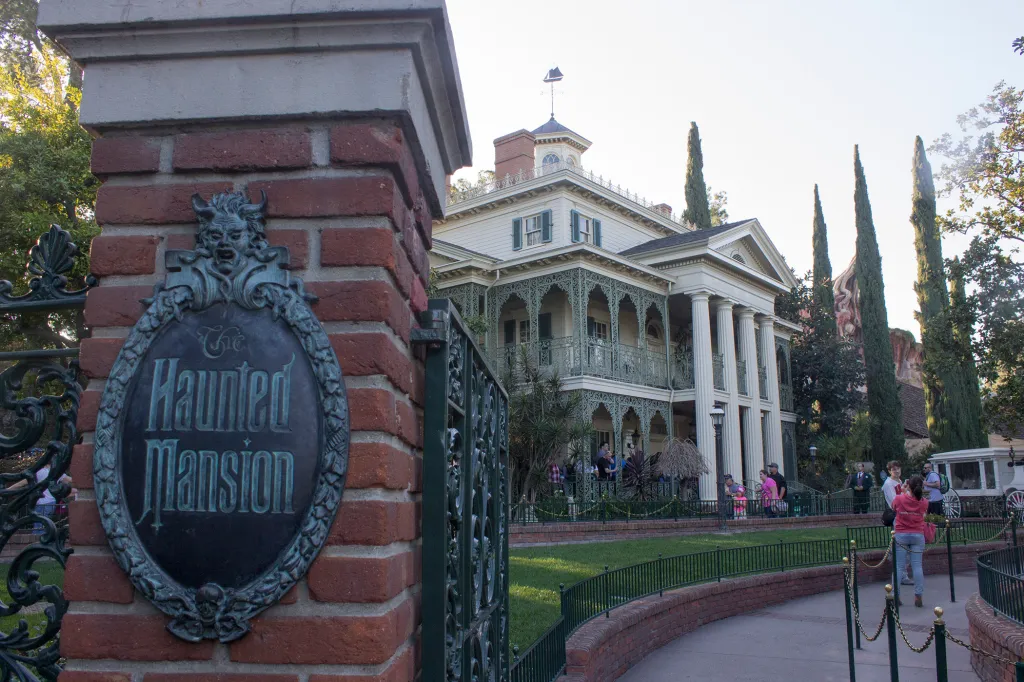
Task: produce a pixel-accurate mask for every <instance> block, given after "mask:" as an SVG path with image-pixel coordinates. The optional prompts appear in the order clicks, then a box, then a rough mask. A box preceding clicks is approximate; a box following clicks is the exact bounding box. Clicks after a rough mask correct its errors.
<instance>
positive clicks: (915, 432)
mask: <svg viewBox="0 0 1024 682" xmlns="http://www.w3.org/2000/svg"><path fill="white" fill-rule="evenodd" d="M898 383H899V387H900V402H901V403H903V432H904V433H905V434H906V435H908V436H913V437H915V438H927V437H928V412H927V409H926V408H925V402H924V389H923V388H918V387H917V386H914V385H913V384H908V383H905V382H902V381H900V382H898Z"/></svg>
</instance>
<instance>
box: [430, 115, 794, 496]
mask: <svg viewBox="0 0 1024 682" xmlns="http://www.w3.org/2000/svg"><path fill="white" fill-rule="evenodd" d="M590 145H591V142H590V141H589V140H587V139H586V138H584V137H583V136H581V135H579V134H577V133H575V132H573V131H572V130H569V129H568V128H566V127H565V126H563V125H561V124H560V123H558V122H557V121H556V120H555V119H554V118H553V117H552V119H551V120H549V121H548V122H547V123H545V124H544V125H542V126H541V127H539V128H537V129H536V130H534V131H533V132H528V131H526V130H519V131H517V132H514V133H511V134H509V135H505V136H504V137H501V138H498V139H497V140H495V142H494V153H495V177H496V178H497V180H496V181H495V182H492V183H490V184H489V185H487V186H483V187H474V188H473V189H471V190H469V191H465V192H462V193H459V194H457V195H455V196H454V197H453V198H452V199H451V200H450V201H449V206H448V215H447V217H446V218H445V220H443V221H441V222H438V223H436V224H435V225H434V245H433V251H432V253H431V262H432V266H433V269H434V273H435V277H436V283H437V286H438V289H439V293H440V294H441V295H443V296H446V297H448V298H451V299H452V301H453V302H454V303H455V305H456V307H457V308H458V309H459V311H460V312H461V313H462V314H463V315H464V316H467V317H469V316H478V315H479V316H482V318H483V319H484V320H486V323H487V329H488V331H487V334H486V346H487V348H488V351H489V352H490V353H491V354H492V358H494V360H495V363H496V367H497V368H498V370H499V371H502V370H503V369H504V368H506V367H512V368H513V369H515V367H516V365H517V364H518V363H520V362H521V357H522V350H521V349H522V348H523V347H525V348H526V350H527V352H528V355H529V357H531V358H532V359H533V361H534V362H536V363H537V364H538V365H539V366H540V367H542V368H547V367H550V368H552V369H553V370H555V371H557V372H558V374H559V376H560V377H561V378H562V382H563V386H564V389H565V390H566V391H582V392H583V395H584V398H585V406H586V411H587V413H589V414H590V415H591V418H592V419H593V424H594V428H595V430H596V431H597V432H598V434H599V439H600V440H608V441H609V442H611V443H613V447H614V448H615V450H616V452H618V453H622V452H625V445H626V443H628V442H634V441H635V440H637V439H639V442H637V445H638V446H640V447H642V448H643V449H644V451H645V452H657V451H659V450H661V449H662V446H663V444H664V442H665V440H666V439H667V438H669V437H671V436H673V435H675V436H677V437H681V438H691V439H693V440H694V441H695V442H696V443H697V446H698V448H699V449H700V451H701V452H702V454H703V455H704V458H705V461H706V462H709V463H710V464H711V465H712V468H713V467H714V462H715V437H714V429H713V426H712V422H711V416H710V412H711V410H712V409H713V408H714V406H715V403H716V402H717V403H720V404H721V406H722V407H723V409H724V410H725V414H726V416H725V421H724V426H723V433H722V436H723V449H724V462H725V469H726V472H728V473H732V474H733V475H734V476H735V477H737V478H740V479H741V480H747V481H750V480H756V479H757V472H758V470H760V469H761V468H763V467H764V466H765V463H766V462H771V461H777V462H779V463H780V464H781V465H782V468H783V471H784V473H785V474H786V475H788V476H790V477H791V478H793V477H795V469H796V452H795V440H796V439H795V422H796V415H794V414H792V412H791V411H792V409H793V392H792V387H791V384H790V381H789V376H790V372H789V338H790V335H791V333H792V332H793V331H794V330H796V329H797V327H796V326H795V325H793V324H791V323H789V322H786V321H784V320H780V319H779V318H778V317H776V316H775V315H774V312H775V310H774V300H775V296H776V295H777V294H778V293H780V292H783V291H788V290H789V289H790V288H792V287H793V286H794V285H795V282H794V280H793V277H792V275H791V274H790V271H789V268H788V267H787V266H786V264H785V263H784V261H783V259H782V257H781V256H780V254H779V252H778V251H777V250H776V248H775V246H774V245H773V244H772V243H771V241H770V240H769V239H768V236H767V235H766V234H765V231H764V229H763V228H762V227H761V225H760V224H759V223H758V221H757V220H754V219H751V220H742V221H738V222H733V223H729V224H727V225H721V226H719V227H715V228H712V229H709V230H693V229H692V228H691V227H690V226H689V225H687V224H684V223H681V222H680V220H679V219H678V218H677V217H676V216H675V215H674V214H673V213H672V209H671V207H669V206H667V205H665V204H657V205H652V204H650V203H649V202H647V201H645V200H643V199H641V198H640V197H638V196H636V195H635V194H633V193H631V192H629V191H627V190H626V189H624V188H622V187H621V186H619V185H613V184H612V183H611V182H610V181H609V180H606V179H605V178H604V177H602V176H599V175H596V174H594V173H592V172H590V171H586V170H584V168H583V165H582V161H581V158H582V156H583V154H584V153H585V152H586V151H587V149H588V148H589V147H590ZM715 475H716V474H715V472H714V471H712V473H711V474H708V475H707V476H705V477H704V478H703V479H702V480H701V497H703V498H705V499H707V498H713V497H714V495H715V486H714V480H715V478H714V476H715Z"/></svg>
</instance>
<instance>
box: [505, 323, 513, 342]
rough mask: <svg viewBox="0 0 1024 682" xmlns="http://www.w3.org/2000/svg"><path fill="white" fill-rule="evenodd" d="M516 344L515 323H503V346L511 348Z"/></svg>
mask: <svg viewBox="0 0 1024 682" xmlns="http://www.w3.org/2000/svg"><path fill="white" fill-rule="evenodd" d="M515 342H516V321H515V320H506V321H505V345H506V346H512V345H514V344H515Z"/></svg>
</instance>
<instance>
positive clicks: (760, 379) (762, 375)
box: [757, 367, 768, 400]
mask: <svg viewBox="0 0 1024 682" xmlns="http://www.w3.org/2000/svg"><path fill="white" fill-rule="evenodd" d="M757 383H758V388H760V389H761V400H768V370H766V369H765V368H764V367H758V368H757Z"/></svg>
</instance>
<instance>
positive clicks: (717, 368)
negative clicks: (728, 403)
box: [711, 353, 725, 391]
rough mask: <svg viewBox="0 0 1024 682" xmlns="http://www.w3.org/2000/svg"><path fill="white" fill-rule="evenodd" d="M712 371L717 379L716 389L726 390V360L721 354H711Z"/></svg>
mask: <svg viewBox="0 0 1024 682" xmlns="http://www.w3.org/2000/svg"><path fill="white" fill-rule="evenodd" d="M711 369H712V371H713V373H714V378H715V389H717V390H719V391H724V390H725V360H724V359H723V358H722V354H721V353H712V354H711Z"/></svg>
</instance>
